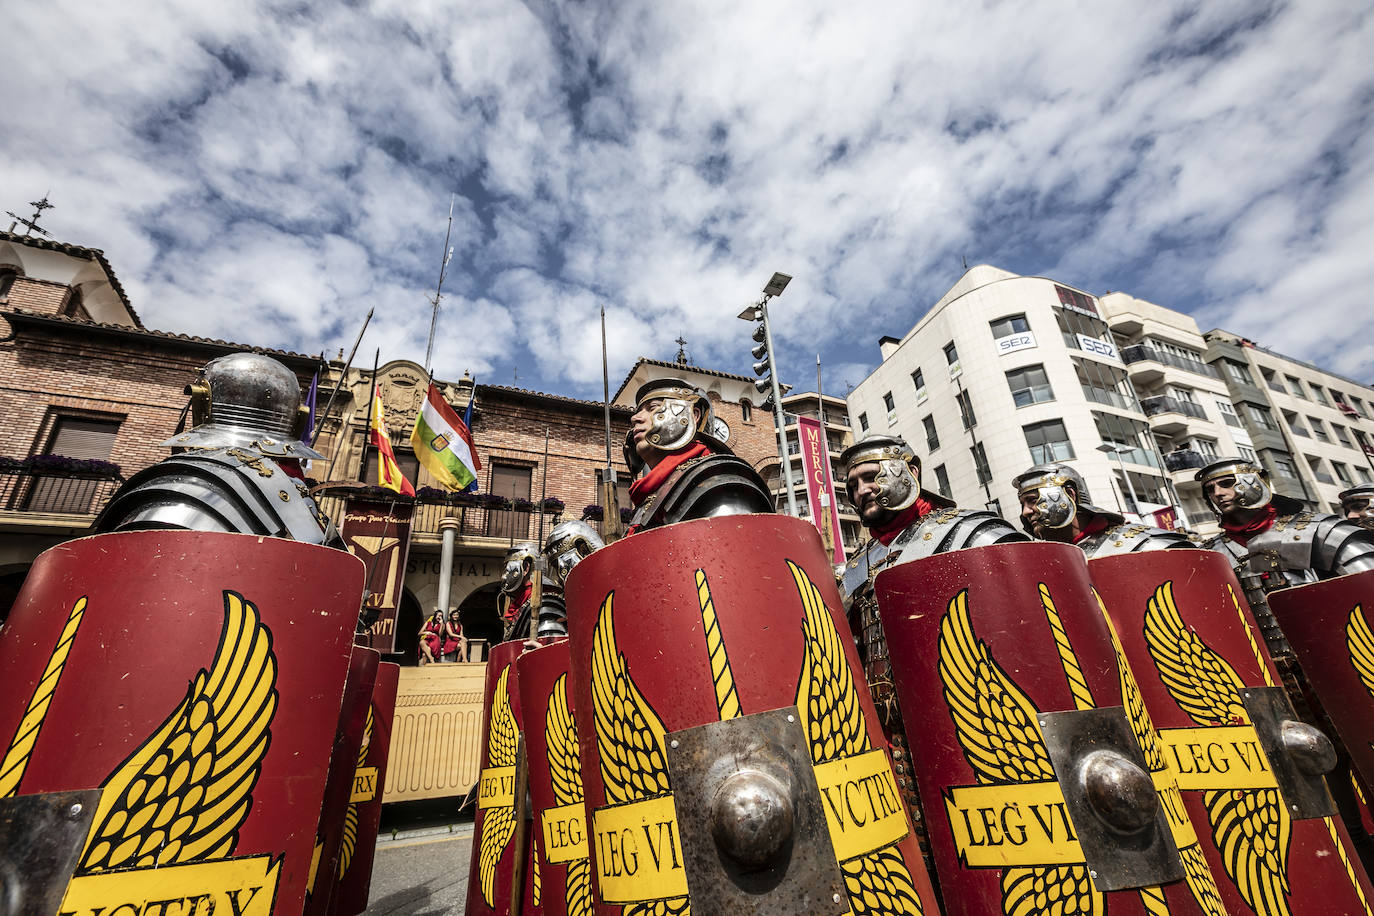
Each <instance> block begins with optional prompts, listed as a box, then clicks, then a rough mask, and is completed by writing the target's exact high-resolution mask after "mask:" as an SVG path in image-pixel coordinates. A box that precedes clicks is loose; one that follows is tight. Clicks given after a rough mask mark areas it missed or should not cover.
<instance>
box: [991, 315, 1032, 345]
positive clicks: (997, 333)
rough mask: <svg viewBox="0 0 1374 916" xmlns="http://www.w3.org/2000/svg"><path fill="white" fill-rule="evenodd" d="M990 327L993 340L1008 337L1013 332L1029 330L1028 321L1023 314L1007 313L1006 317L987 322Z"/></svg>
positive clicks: (1019, 332) (1018, 332)
mask: <svg viewBox="0 0 1374 916" xmlns="http://www.w3.org/2000/svg"><path fill="white" fill-rule="evenodd" d="M988 325H989V326H990V327H991V328H992V336H993V339H995V340H1001V339H1002V338H1003V337H1010V336H1011V335H1013V334H1024V333H1026V332H1027V331H1029V330H1030V322H1028V321H1026V316H1025V315H1008V316H1007V317H1006V318H998V319H997V320H996V321H990V322H988Z"/></svg>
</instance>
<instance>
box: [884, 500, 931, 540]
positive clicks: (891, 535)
mask: <svg viewBox="0 0 1374 916" xmlns="http://www.w3.org/2000/svg"><path fill="white" fill-rule="evenodd" d="M934 508H935V507H934V506H932V505H931V504H930V502H929V500H927V499H925V498H924V497H921V496H918V497H916V501H915V502H914V503H912V504H911V505H909V506H907V507H906V508H905V509H903V510H902V511H901V512H898V513H897V517H896V518H894V519H893V520H892V521H890V522H888V523H887V524H886V525H874V526H872V527H870V528H869V529H868V533H869V534H871V535H873V536H874V537H875V538H877V539H878V540H879V541H881V542H882V544H883V546H884V547H886V546H888V545H889V544H891V543H892V542H893V541H894V540H896V539H897V535H899V534H901V533H902V532H903V531H905V530H907V529H908V528H910V527H911V526H912V525H913V524H915V523H916V522H918V521H920V520H921V519H923V518H925V517H926V515H927V514H929V513H930V511H931V510H932V509H934Z"/></svg>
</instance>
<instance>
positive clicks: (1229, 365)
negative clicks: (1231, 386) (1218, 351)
mask: <svg viewBox="0 0 1374 916" xmlns="http://www.w3.org/2000/svg"><path fill="white" fill-rule="evenodd" d="M1221 363H1222V367H1223V368H1224V369H1225V370H1226V374H1227V375H1228V376H1230V377H1231V380H1232V381H1234V382H1236V383H1237V384H1240V385H1250V386H1254V384H1255V377H1254V376H1253V375H1251V374H1250V367H1249V366H1247V365H1245V363H1238V362H1236V361H1235V360H1234V359H1223V360H1222V361H1221Z"/></svg>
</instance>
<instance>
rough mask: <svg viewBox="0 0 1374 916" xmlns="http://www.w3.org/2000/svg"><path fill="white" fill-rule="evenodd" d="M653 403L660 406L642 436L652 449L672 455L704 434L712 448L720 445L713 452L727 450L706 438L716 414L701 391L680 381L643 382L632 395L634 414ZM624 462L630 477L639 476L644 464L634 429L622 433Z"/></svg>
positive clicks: (708, 436) (709, 437)
mask: <svg viewBox="0 0 1374 916" xmlns="http://www.w3.org/2000/svg"><path fill="white" fill-rule="evenodd" d="M653 400H660V401H662V402H663V403H662V406H660V407H659V408H658V410H656V411H654V415H653V422H652V425H651V426H650V427H649V431H648V432H647V433H646V434H645V439H646V440H647V441H648V443H649V444H650V445H652V446H653V447H654V448H656V449H659V450H661V451H665V452H675V451H677V450H678V449H681V448H685V447H686V446H687V445H688V444H689V443H690V442H691V441H692V440H693V439H695V438H697V437H698V436H701V435H705V436H706V437H707V438H708V439H709V440H710V442H711V444H712V445H713V446H719V448H718V449H715V450H725V451H728V449H725V446H724V444H723V443H720V442H717V441H716V440H715V438H714V437H713V436H710V435H709V434H710V432H711V427H712V425H713V424H714V422H715V414H714V412H713V411H712V410H711V401H710V399H709V398H707V397H706V393H705V392H704V391H702V390H701V389H700V388H694V387H693V386H692V385H690V384H688V383H687V382H685V381H683V380H682V379H680V378H660V379H654V380H653V381H651V382H645V383H644V384H643V385H640V386H639V390H638V391H637V392H635V411H636V412H637V411H638V410H639V409H640V408H641V407H643V406H644V405H645V404H646V403H648V402H649V401H653ZM693 408H696V409H697V410H699V411H700V416H699V417H697V418H696V420H695V422H693V419H692V409H693ZM625 463H626V464H627V465H628V466H629V468H630V473H631V474H638V473H639V471H640V470H642V469H643V467H644V461H643V460H642V459H641V458H640V457H639V454H638V453H637V452H636V451H635V431H634V429H633V428H631V429H630V430H629V431H628V432H626V434H625Z"/></svg>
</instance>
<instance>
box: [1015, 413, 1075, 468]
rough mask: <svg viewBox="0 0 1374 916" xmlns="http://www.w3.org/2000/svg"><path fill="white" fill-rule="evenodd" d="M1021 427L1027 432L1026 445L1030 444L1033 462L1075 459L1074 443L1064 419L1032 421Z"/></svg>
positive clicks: (1043, 462)
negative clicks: (1070, 439) (1065, 427)
mask: <svg viewBox="0 0 1374 916" xmlns="http://www.w3.org/2000/svg"><path fill="white" fill-rule="evenodd" d="M1021 429H1022V431H1023V432H1025V434H1026V445H1028V446H1030V453H1031V464H1045V463H1046V462H1049V461H1072V460H1073V459H1074V453H1073V444H1072V443H1071V442H1069V433H1068V430H1066V429H1064V421H1063V420H1048V421H1046V422H1044V423H1032V424H1030V425H1029V426H1023V427H1021Z"/></svg>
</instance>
